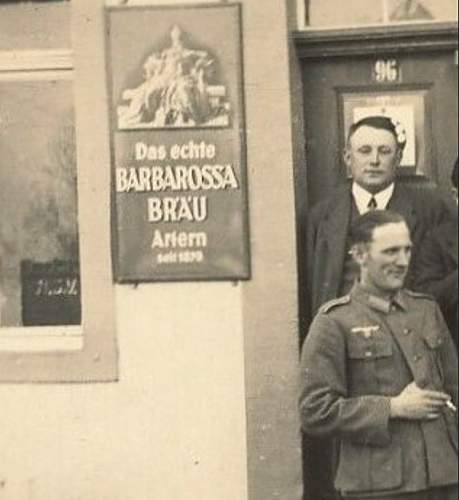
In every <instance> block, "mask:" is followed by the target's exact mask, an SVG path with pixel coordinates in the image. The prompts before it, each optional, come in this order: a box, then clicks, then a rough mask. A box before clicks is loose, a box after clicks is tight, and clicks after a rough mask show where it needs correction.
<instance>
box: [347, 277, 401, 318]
mask: <svg viewBox="0 0 459 500" xmlns="http://www.w3.org/2000/svg"><path fill="white" fill-rule="evenodd" d="M351 296H352V297H353V298H355V299H357V300H358V301H359V302H363V303H365V304H366V305H368V306H369V307H371V308H372V309H375V310H376V311H379V312H382V313H385V314H389V313H390V312H391V311H394V310H398V309H403V310H404V311H406V310H407V309H408V305H407V303H406V300H405V297H404V294H403V291H402V290H399V291H398V292H397V293H396V294H395V295H394V297H393V298H392V299H391V300H388V299H385V298H382V297H378V296H377V295H373V294H371V293H368V292H367V291H366V290H365V289H364V288H362V286H361V285H359V284H358V283H357V284H356V285H355V286H354V288H353V289H352V291H351Z"/></svg>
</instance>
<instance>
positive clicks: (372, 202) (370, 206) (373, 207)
mask: <svg viewBox="0 0 459 500" xmlns="http://www.w3.org/2000/svg"><path fill="white" fill-rule="evenodd" d="M367 207H368V210H369V211H372V210H376V209H377V208H378V204H377V203H376V198H375V197H374V196H372V197H371V198H370V201H369V202H368V205H367Z"/></svg>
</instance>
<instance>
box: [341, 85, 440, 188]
mask: <svg viewBox="0 0 459 500" xmlns="http://www.w3.org/2000/svg"><path fill="white" fill-rule="evenodd" d="M339 101H340V102H339V105H340V111H341V112H340V118H341V133H340V136H341V145H342V150H344V148H345V145H346V141H347V133H348V130H349V127H350V126H351V125H352V124H353V123H356V122H357V121H359V120H360V119H362V118H365V117H367V116H371V115H378V116H387V117H389V118H391V119H392V121H393V122H394V124H395V125H396V127H397V131H399V132H400V133H401V134H402V135H403V137H404V138H406V145H405V148H404V151H403V156H402V160H401V162H400V166H399V168H398V172H397V175H399V176H412V177H417V178H421V177H426V178H431V177H432V171H431V168H432V167H431V165H432V147H433V144H432V136H431V134H430V133H429V127H430V123H429V120H428V117H429V116H430V113H429V108H430V105H429V90H428V89H426V88H406V89H405V88H404V89H400V88H398V89H396V90H395V89H393V88H391V89H381V88H378V90H377V91H375V90H372V89H340V91H339ZM347 175H348V176H350V172H349V171H348V172H347Z"/></svg>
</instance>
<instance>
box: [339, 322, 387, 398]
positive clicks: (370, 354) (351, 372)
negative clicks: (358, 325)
mask: <svg viewBox="0 0 459 500" xmlns="http://www.w3.org/2000/svg"><path fill="white" fill-rule="evenodd" d="M347 357H348V367H347V368H348V370H347V378H348V387H349V391H350V395H352V396H363V395H368V394H380V393H381V389H382V387H381V382H382V381H383V380H385V379H386V378H387V374H388V372H390V371H391V370H392V365H393V346H392V342H391V340H390V338H386V337H385V336H384V335H382V334H381V333H379V334H378V335H374V336H372V337H371V338H365V337H364V336H363V335H362V334H360V333H353V332H351V333H350V335H349V337H348V342H347Z"/></svg>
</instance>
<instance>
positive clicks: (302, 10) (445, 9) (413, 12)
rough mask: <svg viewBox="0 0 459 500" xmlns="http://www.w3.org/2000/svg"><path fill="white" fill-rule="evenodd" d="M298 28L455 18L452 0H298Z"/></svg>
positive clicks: (455, 12)
mask: <svg viewBox="0 0 459 500" xmlns="http://www.w3.org/2000/svg"><path fill="white" fill-rule="evenodd" d="M298 19H299V28H300V29H301V28H305V27H311V28H332V27H333V28H341V27H356V26H368V25H378V24H392V23H411V22H431V21H457V2H456V1H455V0H374V1H373V0H372V1H368V0H352V2H342V1H340V0H326V1H324V0H298Z"/></svg>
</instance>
